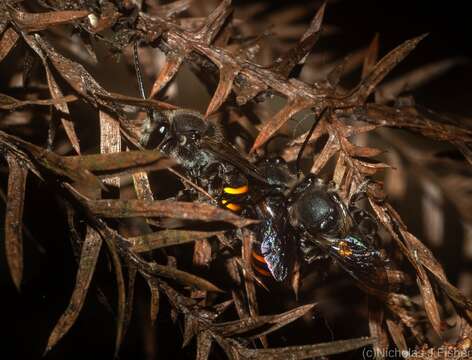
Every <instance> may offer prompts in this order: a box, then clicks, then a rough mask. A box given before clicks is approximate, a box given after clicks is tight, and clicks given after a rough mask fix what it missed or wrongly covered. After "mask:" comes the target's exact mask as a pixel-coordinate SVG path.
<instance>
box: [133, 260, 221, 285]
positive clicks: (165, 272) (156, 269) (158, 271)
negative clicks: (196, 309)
mask: <svg viewBox="0 0 472 360" xmlns="http://www.w3.org/2000/svg"><path fill="white" fill-rule="evenodd" d="M139 263H140V264H143V263H144V262H143V261H142V260H139ZM145 267H146V271H147V272H148V273H149V274H153V275H157V276H162V277H165V278H168V279H173V280H176V281H179V282H180V283H182V284H185V285H190V286H194V287H197V288H199V289H202V290H206V291H215V292H223V291H222V290H221V289H220V288H218V287H217V286H215V285H213V284H212V283H211V282H209V281H208V280H205V279H203V278H201V277H199V276H196V275H193V274H190V273H188V272H185V271H182V270H178V269H176V268H174V267H170V266H165V265H159V264H156V263H146V265H145Z"/></svg>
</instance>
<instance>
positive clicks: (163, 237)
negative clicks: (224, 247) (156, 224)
mask: <svg viewBox="0 0 472 360" xmlns="http://www.w3.org/2000/svg"><path fill="white" fill-rule="evenodd" d="M222 233H224V231H213V232H209V231H193V230H169V229H166V230H161V231H158V232H154V233H150V234H145V235H141V236H136V237H132V238H128V240H129V241H130V242H131V243H132V244H133V245H132V250H133V251H136V252H138V253H139V252H146V251H151V250H154V249H159V248H163V247H167V246H174V245H180V244H185V243H188V242H193V241H197V240H202V239H208V238H210V237H212V236H216V235H219V234H222Z"/></svg>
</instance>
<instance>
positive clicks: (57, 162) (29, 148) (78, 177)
mask: <svg viewBox="0 0 472 360" xmlns="http://www.w3.org/2000/svg"><path fill="white" fill-rule="evenodd" d="M0 141H3V142H4V143H7V144H9V145H10V146H12V145H14V146H17V147H18V148H20V149H22V150H23V151H24V152H25V153H27V154H28V160H29V159H31V161H33V162H36V163H38V164H40V165H41V166H43V167H44V168H45V169H47V170H49V171H51V172H53V173H55V175H56V176H61V177H62V176H64V177H67V178H69V179H71V180H73V181H76V182H79V183H82V184H85V185H87V186H89V187H91V188H96V187H97V186H98V187H102V183H101V182H100V180H99V179H98V178H97V177H95V176H94V175H93V174H92V173H90V172H89V171H88V170H86V169H82V168H80V167H79V166H76V164H70V163H67V162H66V161H64V159H65V157H63V156H59V155H56V154H55V153H53V152H51V151H48V150H45V149H43V148H41V147H39V146H36V145H34V144H31V143H29V142H27V141H24V140H22V139H20V138H17V137H16V136H13V135H9V134H7V133H5V132H3V131H0ZM30 170H31V171H34V172H35V174H38V172H37V170H36V169H35V168H30ZM38 176H39V177H41V176H40V175H39V174H38Z"/></svg>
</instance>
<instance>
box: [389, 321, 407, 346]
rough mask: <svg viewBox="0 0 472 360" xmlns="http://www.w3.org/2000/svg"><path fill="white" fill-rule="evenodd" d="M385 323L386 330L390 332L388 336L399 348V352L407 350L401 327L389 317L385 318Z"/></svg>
mask: <svg viewBox="0 0 472 360" xmlns="http://www.w3.org/2000/svg"><path fill="white" fill-rule="evenodd" d="M386 323H387V327H388V332H389V333H390V336H391V337H392V340H393V342H394V343H395V346H396V347H397V348H398V350H400V351H401V352H403V351H408V345H407V343H406V339H405V336H404V335H403V331H402V329H401V327H400V326H399V325H398V324H397V323H396V322H395V321H393V320H390V319H387V320H386Z"/></svg>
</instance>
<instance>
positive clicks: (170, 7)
mask: <svg viewBox="0 0 472 360" xmlns="http://www.w3.org/2000/svg"><path fill="white" fill-rule="evenodd" d="M192 1H193V0H176V1H172V2H171V3H168V4H162V5H161V4H159V5H158V6H157V7H156V13H157V15H159V16H162V17H163V18H171V17H172V16H174V15H177V14H180V13H181V12H184V11H185V10H187V9H188V8H189V7H190V5H191V4H192ZM149 6H153V5H152V4H149Z"/></svg>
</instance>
